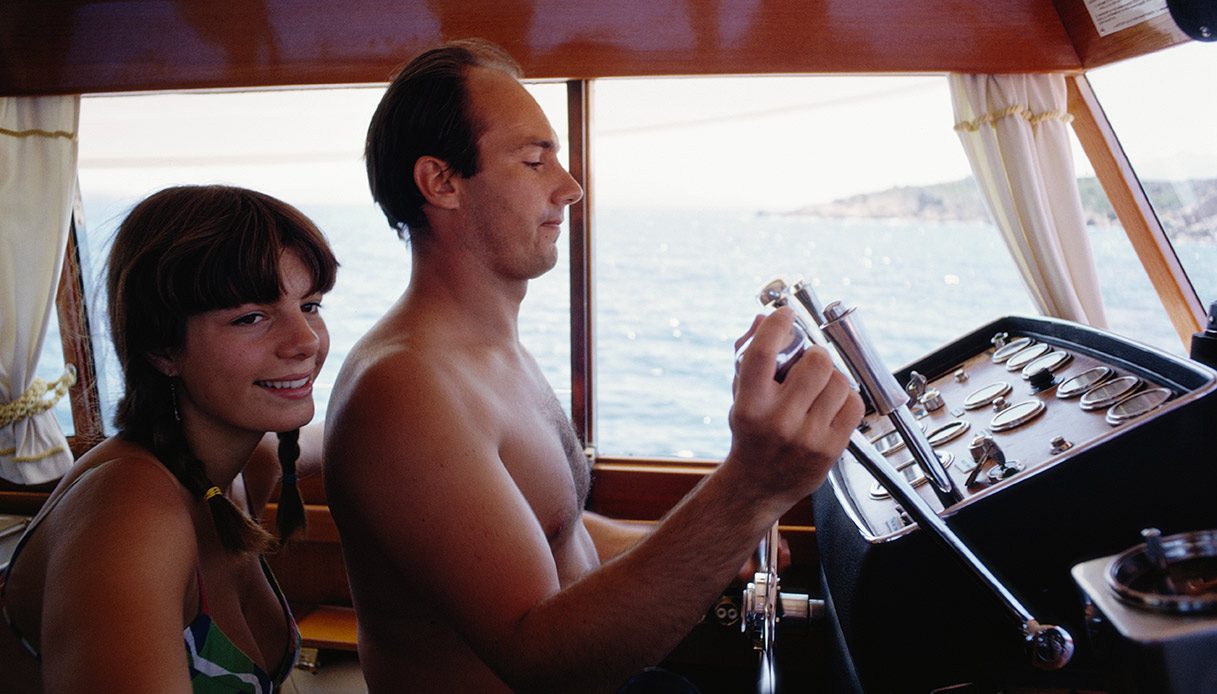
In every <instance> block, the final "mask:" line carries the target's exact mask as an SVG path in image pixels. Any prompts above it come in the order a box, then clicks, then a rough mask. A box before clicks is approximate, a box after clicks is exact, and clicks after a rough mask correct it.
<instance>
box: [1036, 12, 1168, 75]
mask: <svg viewBox="0 0 1217 694" xmlns="http://www.w3.org/2000/svg"><path fill="white" fill-rule="evenodd" d="M1055 2H1056V5H1057V9H1058V10H1059V11H1060V14H1061V19H1062V21H1063V22H1064V24H1065V30H1066V31H1068V32H1069V37H1070V39H1072V41H1073V45H1074V47H1075V48H1076V50H1077V54H1078V57H1079V58H1080V59H1081V61H1082V66H1083V67H1084V68H1085V69H1087V70H1089V69H1091V68H1096V67H1099V66H1101V65H1108V64H1110V63H1114V62H1118V61H1120V60H1124V59H1126V58H1131V57H1134V56H1138V55H1143V54H1145V53H1152V52H1154V51H1158V50H1161V49H1163V48H1169V47H1171V46H1174V45H1176V44H1179V43H1183V42H1184V41H1188V40H1190V39H1188V37H1187V34H1184V33H1183V32H1182V31H1180V30H1179V27H1177V26H1176V25H1175V21H1174V20H1173V19H1172V18H1171V16H1170V14H1163V15H1159V16H1157V17H1154V18H1153V19H1150V20H1148V21H1145V22H1142V23H1141V24H1137V25H1135V26H1131V27H1128V28H1127V29H1122V30H1120V31H1117V32H1115V33H1112V34H1108V35H1107V36H1099V32H1098V30H1097V29H1096V28H1095V26H1094V20H1093V19H1091V17H1090V13H1089V12H1088V11H1087V10H1086V4H1085V2H1084V1H1083V0H1055Z"/></svg>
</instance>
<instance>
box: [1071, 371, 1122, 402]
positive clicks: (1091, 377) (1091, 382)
mask: <svg viewBox="0 0 1217 694" xmlns="http://www.w3.org/2000/svg"><path fill="white" fill-rule="evenodd" d="M1114 375H1116V372H1115V370H1114V369H1112V368H1111V367H1110V366H1096V367H1094V368H1093V369H1086V370H1085V371H1083V372H1082V373H1080V374H1078V375H1076V376H1074V377H1072V378H1070V379H1069V380H1068V381H1065V382H1064V383H1062V384H1061V385H1059V386H1057V388H1056V396H1057V397H1058V398H1061V399H1066V400H1067V399H1069V398H1076V397H1077V396H1079V395H1081V394H1082V393H1085V392H1086V391H1088V390H1090V389H1091V388H1094V387H1095V386H1097V385H1099V384H1100V383H1103V382H1104V381H1106V380H1107V379H1109V378H1111V377H1112V376H1114Z"/></svg>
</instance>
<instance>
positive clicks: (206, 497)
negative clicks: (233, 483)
mask: <svg viewBox="0 0 1217 694" xmlns="http://www.w3.org/2000/svg"><path fill="white" fill-rule="evenodd" d="M221 493H222V492H221V491H220V488H219V487H212V488H211V489H208V490H207V492H206V493H205V494H203V501H211V497H213V496H219V495H220V494H221Z"/></svg>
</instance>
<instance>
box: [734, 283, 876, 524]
mask: <svg viewBox="0 0 1217 694" xmlns="http://www.w3.org/2000/svg"><path fill="white" fill-rule="evenodd" d="M793 322H794V313H793V310H792V309H790V308H788V307H783V308H779V309H778V310H776V311H774V312H773V313H771V314H770V315H768V316H766V317H764V318H760V317H758V318H757V320H756V321H754V322H753V324H752V327H751V328H750V329H749V330H748V332H747V333H746V334H745V335H744V336H743V337H741V338H740V339H739V340H738V341H737V342H736V348H737V349H739V347H740V346H741V345H743V344H744V343H745V342H746V341H748V339H749V338H751V344H749V345H748V347H747V349H746V350H745V352H744V354H743V356H742V357H741V359H740V361H739V371H738V374H737V376H736V379H735V383H734V385H733V389H734V393H735V401H734V403H733V405H732V407H731V413H730V417H729V422H730V425H731V431H732V434H733V437H732V446H731V452H730V454H728V456H727V462H726V463H724V464H732V463H733V462H735V464H739V465H743V466H745V468H746V470H747V479H748V480H750V482H751V483H754V484H752V485H751V486H752V487H753V489H754V491H755V492H756V493H758V494H760V495H762V496H765V497H770V496H772V497H773V498H775V499H776V500H780V501H781V502H782V503H786V504H788V505H789V504H793V503H794V502H795V501H797V500H798V499H800V498H802V497H804V496H806V495H808V494H810V493H811V492H812V491H814V490H815V489H816V488H818V487H819V486H820V484H822V483H823V481H824V479H825V477H826V476H827V475H828V471H829V469H831V468H832V466H833V464H834V463H835V462H836V460H837V458H838V457H840V455H841V451H842V450H844V448H845V445H846V444H847V443H848V442H849V436H850V433H851V432H852V431H853V429H854V427H856V426H857V425H858V422H860V421H861V420H862V414H863V412H864V408H863V404H862V398H861V397H860V396H859V395H858V394H857V393H856V392H854V390H853V389H852V388H851V387H850V384H849V380H848V379H847V378H846V376H845V374H843V373H841V372H840V371H839V370H837V368H836V366H835V365H834V364H833V362H832V358H831V356H830V355H829V353H828V351H827V350H825V349H824V348H823V347H819V346H812V347H809V348H808V349H807V350H806V352H804V354H803V355H802V357H801V358H800V359H799V360H798V362H797V363H796V364H795V365H794V366H793V367H792V368H791V369H790V371H789V373H788V374H787V376H786V378H785V380H783V381H782V382H781V383H778V382H777V381H776V380H775V378H774V376H775V374H776V371H777V355H778V353H779V351H780V350H781V349H782V348H784V347H785V346H786V345H788V344H790V341H791V339H792V337H793V336H794V332H793V330H792V325H793Z"/></svg>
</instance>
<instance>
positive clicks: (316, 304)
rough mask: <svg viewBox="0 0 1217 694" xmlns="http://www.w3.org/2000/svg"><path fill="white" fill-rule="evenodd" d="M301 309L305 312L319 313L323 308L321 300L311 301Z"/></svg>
mask: <svg viewBox="0 0 1217 694" xmlns="http://www.w3.org/2000/svg"><path fill="white" fill-rule="evenodd" d="M300 310H301V311H303V312H305V313H317V312H319V311H320V310H321V302H320V301H310V302H308V303H307V304H305V305H303V306H301V307H300Z"/></svg>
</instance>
